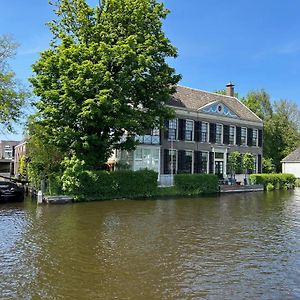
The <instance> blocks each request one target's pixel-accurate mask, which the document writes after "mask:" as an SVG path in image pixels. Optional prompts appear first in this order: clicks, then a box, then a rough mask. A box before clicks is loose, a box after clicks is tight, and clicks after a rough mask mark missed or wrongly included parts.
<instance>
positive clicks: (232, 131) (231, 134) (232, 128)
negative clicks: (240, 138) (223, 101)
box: [229, 125, 235, 145]
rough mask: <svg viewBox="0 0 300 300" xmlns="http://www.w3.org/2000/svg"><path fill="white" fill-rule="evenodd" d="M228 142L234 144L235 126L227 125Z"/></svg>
mask: <svg viewBox="0 0 300 300" xmlns="http://www.w3.org/2000/svg"><path fill="white" fill-rule="evenodd" d="M229 144H231V145H234V144H235V126H232V125H230V127H229Z"/></svg>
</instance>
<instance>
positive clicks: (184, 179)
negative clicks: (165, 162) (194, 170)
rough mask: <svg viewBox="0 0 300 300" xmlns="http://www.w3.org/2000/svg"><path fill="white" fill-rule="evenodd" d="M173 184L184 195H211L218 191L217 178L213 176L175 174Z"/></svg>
mask: <svg viewBox="0 0 300 300" xmlns="http://www.w3.org/2000/svg"><path fill="white" fill-rule="evenodd" d="M174 183H175V187H176V188H177V189H178V191H179V192H180V193H182V194H184V195H200V194H212V193H216V192H217V191H218V177H217V176H216V175H213V174H176V175H175V177H174Z"/></svg>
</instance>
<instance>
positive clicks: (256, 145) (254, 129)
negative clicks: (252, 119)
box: [252, 128, 258, 147]
mask: <svg viewBox="0 0 300 300" xmlns="http://www.w3.org/2000/svg"><path fill="white" fill-rule="evenodd" d="M252 130H253V132H252V146H255V147H258V129H256V128H253V129H252ZM254 131H255V132H256V144H255V145H253V133H254Z"/></svg>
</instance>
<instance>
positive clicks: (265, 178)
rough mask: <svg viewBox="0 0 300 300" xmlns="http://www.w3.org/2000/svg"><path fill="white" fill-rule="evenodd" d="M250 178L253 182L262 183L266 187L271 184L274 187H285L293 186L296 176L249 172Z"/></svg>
mask: <svg viewBox="0 0 300 300" xmlns="http://www.w3.org/2000/svg"><path fill="white" fill-rule="evenodd" d="M250 180H251V182H252V183H253V184H262V185H263V186H264V188H265V189H267V186H268V184H272V185H273V186H274V187H275V188H276V189H287V188H288V187H293V186H294V184H295V181H296V178H295V176H294V175H293V174H288V173H283V174H251V175H250Z"/></svg>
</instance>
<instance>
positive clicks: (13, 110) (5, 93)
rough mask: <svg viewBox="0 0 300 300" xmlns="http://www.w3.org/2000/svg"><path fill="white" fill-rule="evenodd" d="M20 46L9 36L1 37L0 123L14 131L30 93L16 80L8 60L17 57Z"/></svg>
mask: <svg viewBox="0 0 300 300" xmlns="http://www.w3.org/2000/svg"><path fill="white" fill-rule="evenodd" d="M17 47H18V44H17V43H16V42H15V41H14V40H13V39H12V38H11V37H9V36H5V35H4V36H0V123H1V124H3V125H5V129H6V130H8V131H13V128H12V124H13V123H14V122H19V121H20V117H21V115H22V112H21V108H22V107H23V105H24V103H25V99H26V97H27V96H29V94H28V92H27V91H26V90H25V89H24V88H23V87H22V86H21V84H20V83H19V82H18V81H17V80H16V78H15V73H14V72H13V71H12V70H11V69H10V67H9V64H8V60H9V59H10V58H12V57H14V56H15V54H16V48H17Z"/></svg>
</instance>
